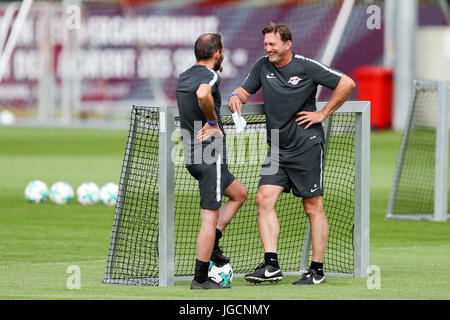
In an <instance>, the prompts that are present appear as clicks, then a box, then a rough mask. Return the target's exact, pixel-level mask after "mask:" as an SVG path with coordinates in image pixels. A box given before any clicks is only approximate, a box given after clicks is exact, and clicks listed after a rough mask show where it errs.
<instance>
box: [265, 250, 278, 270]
mask: <svg viewBox="0 0 450 320" xmlns="http://www.w3.org/2000/svg"><path fill="white" fill-rule="evenodd" d="M264 264H266V265H269V266H272V267H275V268H279V267H280V266H279V265H278V255H277V253H276V252H265V253H264Z"/></svg>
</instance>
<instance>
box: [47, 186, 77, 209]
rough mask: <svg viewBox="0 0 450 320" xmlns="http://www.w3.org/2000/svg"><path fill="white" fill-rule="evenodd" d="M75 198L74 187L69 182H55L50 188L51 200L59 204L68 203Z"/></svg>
mask: <svg viewBox="0 0 450 320" xmlns="http://www.w3.org/2000/svg"><path fill="white" fill-rule="evenodd" d="M72 199H73V189H72V187H71V186H70V184H68V183H67V182H64V181H58V182H55V183H54V184H53V185H52V187H51V188H50V200H51V201H52V202H54V203H57V204H67V203H69V202H70V201H72Z"/></svg>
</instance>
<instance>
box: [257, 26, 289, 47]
mask: <svg viewBox="0 0 450 320" xmlns="http://www.w3.org/2000/svg"><path fill="white" fill-rule="evenodd" d="M266 33H275V34H276V33H279V34H280V38H281V40H282V41H283V42H286V41H288V40H291V41H292V33H291V30H289V28H288V26H287V25H285V24H284V23H274V22H271V23H270V24H269V25H268V26H266V27H264V29H263V31H262V34H263V35H265V34H266Z"/></svg>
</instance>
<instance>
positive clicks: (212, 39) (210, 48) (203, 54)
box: [195, 33, 223, 61]
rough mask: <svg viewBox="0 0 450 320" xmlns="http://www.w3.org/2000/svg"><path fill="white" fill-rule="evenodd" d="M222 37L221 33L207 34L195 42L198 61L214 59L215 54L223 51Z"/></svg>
mask: <svg viewBox="0 0 450 320" xmlns="http://www.w3.org/2000/svg"><path fill="white" fill-rule="evenodd" d="M222 48H223V44H222V36H221V35H220V34H219V33H205V34H202V35H201V36H200V37H198V39H197V41H195V58H196V59H197V61H200V60H207V59H209V58H212V56H213V55H214V53H216V52H217V51H218V50H219V51H220V50H222Z"/></svg>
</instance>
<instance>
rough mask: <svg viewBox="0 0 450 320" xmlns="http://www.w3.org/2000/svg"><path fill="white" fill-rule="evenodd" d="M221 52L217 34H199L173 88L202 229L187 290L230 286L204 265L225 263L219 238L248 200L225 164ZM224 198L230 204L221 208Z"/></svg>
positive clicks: (187, 165) (222, 52) (243, 189)
mask: <svg viewBox="0 0 450 320" xmlns="http://www.w3.org/2000/svg"><path fill="white" fill-rule="evenodd" d="M223 54H224V48H223V43H222V37H221V35H220V34H211V33H208V34H204V35H202V36H200V37H199V38H198V39H197V41H196V42H195V56H196V60H197V63H196V64H195V65H194V66H192V67H191V68H189V69H188V70H186V71H184V72H183V73H181V74H180V77H179V79H178V85H177V90H176V96H177V104H178V110H179V115H180V127H181V135H182V139H183V148H184V156H185V163H186V167H187V169H188V171H189V173H190V174H191V175H192V176H193V177H194V178H195V179H197V180H198V182H199V189H200V207H201V227H200V232H199V235H198V240H197V259H196V264H195V276H194V279H193V280H192V283H191V289H223V288H229V286H222V285H219V284H217V283H215V282H214V281H212V280H211V279H209V278H208V267H209V261H210V260H212V261H214V262H217V263H219V264H225V263H228V262H229V260H230V259H229V258H228V257H226V256H224V255H223V254H222V251H221V250H220V248H219V246H218V244H219V239H220V237H221V236H222V232H223V230H224V229H225V227H226V226H227V225H228V224H229V222H230V221H231V219H233V217H234V215H235V214H236V212H237V210H238V209H239V208H240V207H241V206H242V204H243V203H244V201H245V200H246V199H247V190H246V189H245V187H244V186H243V185H242V184H241V183H240V182H239V181H238V180H237V179H235V177H234V176H233V175H232V174H231V173H230V171H229V170H228V166H227V162H226V146H225V131H224V129H223V126H222V122H221V120H220V105H221V97H220V92H219V84H220V77H219V75H218V73H217V71H222V67H221V63H222V61H223V57H224V56H223ZM224 195H226V196H227V197H228V198H229V200H228V201H227V202H225V203H224V204H223V205H222V198H223V196H224Z"/></svg>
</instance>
